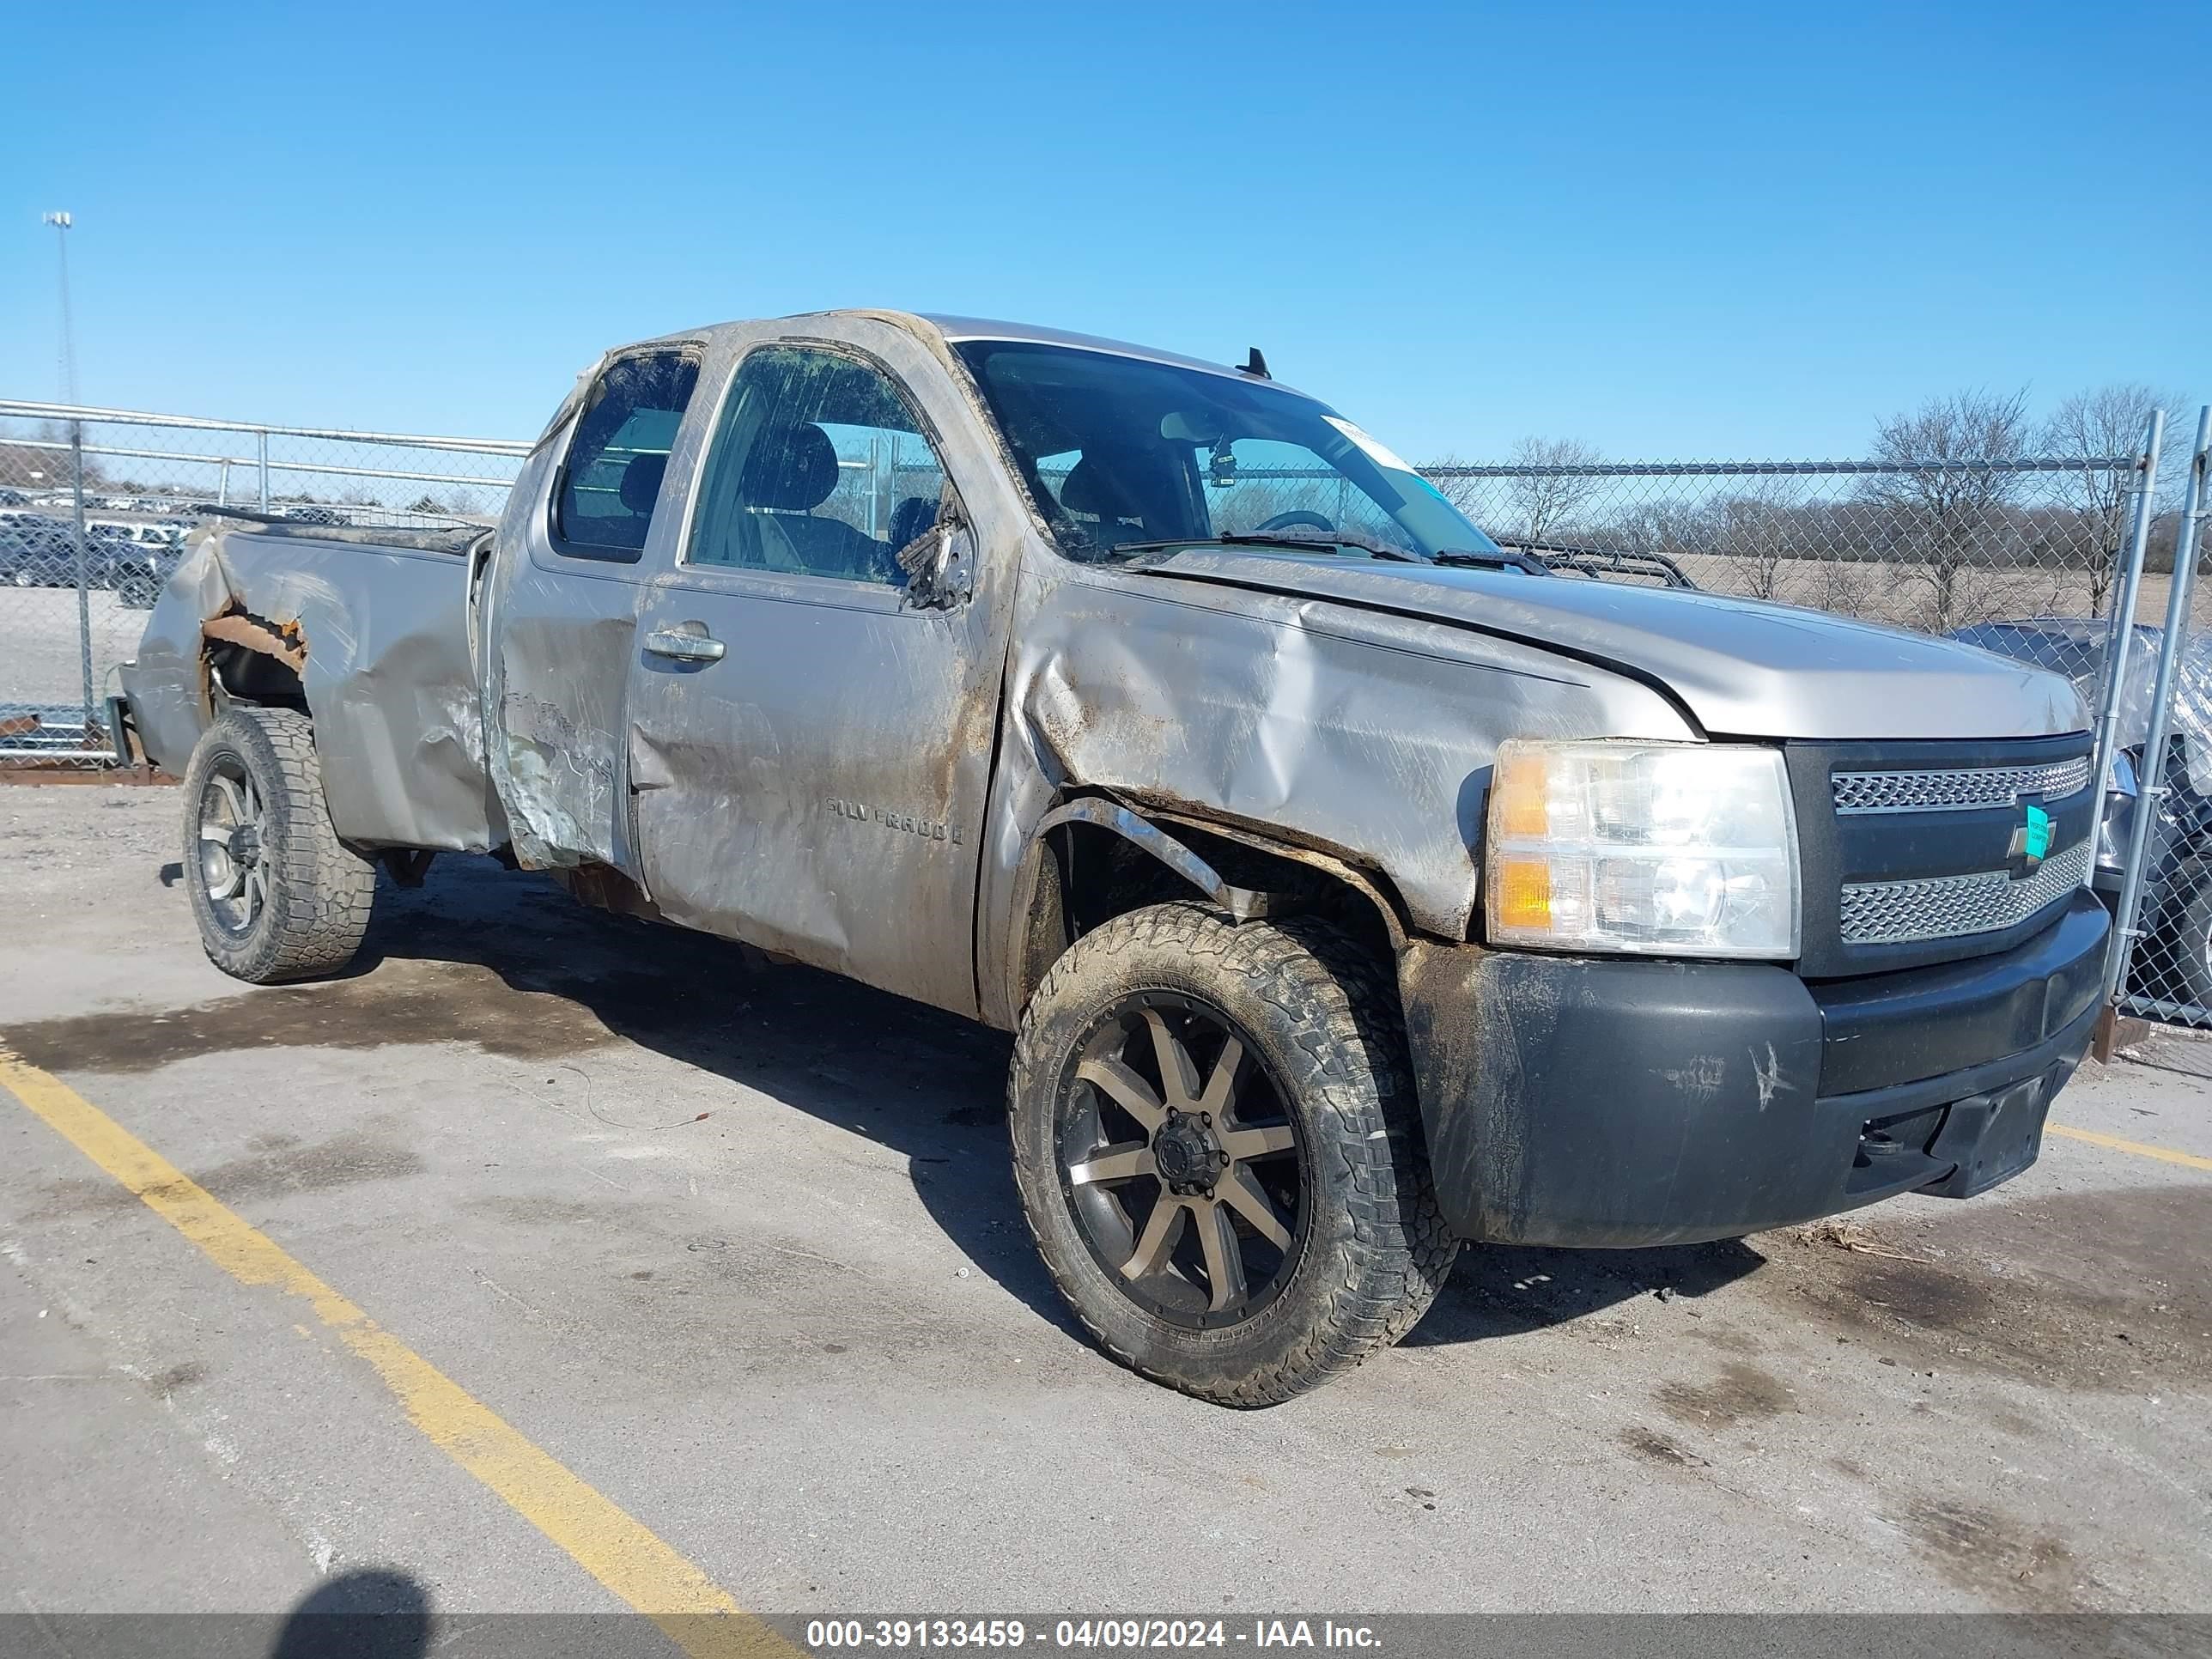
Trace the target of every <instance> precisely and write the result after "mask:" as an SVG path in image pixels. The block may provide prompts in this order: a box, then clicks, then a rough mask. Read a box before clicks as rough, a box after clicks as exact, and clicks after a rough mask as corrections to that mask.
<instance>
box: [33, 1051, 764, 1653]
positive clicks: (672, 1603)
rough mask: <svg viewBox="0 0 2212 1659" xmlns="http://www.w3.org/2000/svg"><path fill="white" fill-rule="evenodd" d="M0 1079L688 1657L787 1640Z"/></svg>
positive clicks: (575, 1481) (226, 1222)
mask: <svg viewBox="0 0 2212 1659" xmlns="http://www.w3.org/2000/svg"><path fill="white" fill-rule="evenodd" d="M0 1086H4V1087H5V1088H6V1090H7V1091H8V1092H9V1093H10V1094H12V1095H14V1096H15V1098H16V1099H17V1100H19V1101H21V1103H23V1104H24V1105H25V1106H27V1107H28V1108H29V1109H30V1110H31V1112H32V1113H33V1115H35V1116H37V1117H39V1118H40V1119H42V1120H44V1121H45V1122H46V1124H47V1125H48V1126H49V1127H52V1129H53V1130H54V1131H55V1132H56V1133H58V1134H60V1135H61V1136H62V1137H63V1139H65V1140H67V1141H69V1142H70V1144H71V1145H72V1146H75V1147H76V1149H77V1151H79V1152H82V1153H83V1154H84V1155H85V1156H86V1157H87V1158H90V1159H91V1160H92V1161H93V1162H94V1164H98V1165H99V1166H100V1169H102V1170H105V1171H106V1173H107V1174H109V1175H110V1176H113V1177H114V1178H115V1179H116V1180H117V1181H118V1182H121V1183H122V1184H123V1185H124V1186H125V1187H126V1188H129V1189H130V1190H131V1192H133V1193H135V1194H137V1196H138V1197H139V1198H140V1199H141V1200H143V1202H144V1203H145V1205H146V1206H147V1208H149V1209H150V1210H152V1211H153V1212H155V1214H156V1215H158V1216H160V1217H161V1218H162V1219H163V1220H164V1221H166V1222H167V1223H168V1224H169V1225H171V1226H172V1227H174V1228H175V1229H176V1230H177V1231H179V1232H180V1233H182V1234H183V1235H184V1236H185V1237H186V1238H188V1239H190V1240H191V1242H192V1243H195V1244H197V1246H199V1248H200V1249H201V1250H202V1251H204V1253H205V1254H206V1255H207V1256H208V1258H209V1259H210V1261H214V1262H215V1264H216V1266H217V1267H221V1268H222V1270H223V1271H224V1272H225V1273H228V1274H229V1275H230V1276H231V1277H232V1278H233V1279H237V1280H238V1281H239V1283H240V1284H241V1285H275V1286H276V1287H277V1288H278V1289H279V1290H281V1291H283V1292H285V1293H286V1294H287V1295H289V1296H296V1297H300V1298H301V1299H302V1300H303V1301H305V1302H306V1303H307V1305H308V1306H309V1307H311V1308H313V1310H314V1313H315V1317H316V1318H317V1319H319V1320H320V1321H321V1322H323V1324H325V1326H327V1327H329V1328H331V1330H333V1331H335V1332H337V1334H338V1337H339V1339H340V1340H343V1342H344V1343H345V1345H346V1346H348V1347H349V1348H351V1349H352V1350H353V1351H354V1352H356V1353H357V1354H359V1355H360V1356H361V1357H362V1358H363V1359H366V1360H367V1361H368V1363H369V1364H371V1365H372V1366H374V1368H375V1370H376V1373H377V1375H378V1376H380V1377H382V1378H383V1379H384V1383H385V1386H386V1388H388V1389H391V1390H392V1395H393V1396H394V1397H395V1398H396V1399H397V1400H398V1402H399V1404H400V1406H401V1407H403V1408H404V1410H405V1411H406V1413H407V1415H408V1418H409V1419H410V1421H412V1422H413V1423H414V1425H415V1426H416V1428H418V1429H420V1430H421V1431H422V1432H423V1433H424V1434H425V1435H427V1436H428V1437H429V1438H430V1440H431V1442H432V1443H433V1444H435V1446H436V1447H437V1448H438V1449H439V1450H441V1451H442V1452H444V1453H445V1454H446V1455H447V1456H448V1457H450V1458H452V1459H453V1462H456V1463H458V1464H459V1465H460V1466H461V1467H462V1468H465V1469H466V1470H467V1471H468V1472H469V1473H470V1474H472V1475H474V1476H475V1477H476V1478H477V1480H481V1481H482V1482H483V1484H484V1485H485V1486H489V1487H490V1488H491V1490H492V1491H493V1492H496V1493H498V1494H499V1496H500V1497H501V1498H504V1499H505V1500H506V1501H507V1503H508V1504H510V1505H512V1506H513V1509H514V1510H515V1512H516V1513H517V1514H518V1515H520V1516H522V1517H523V1519H525V1520H526V1521H528V1522H530V1523H531V1524H532V1526H534V1527H536V1528H538V1531H540V1532H542V1533H544V1534H545V1536H546V1537H548V1538H550V1539H551V1540H552V1541H553V1542H554V1543H556V1544H557V1545H559V1546H560V1547H562V1549H563V1550H566V1551H567V1552H568V1554H569V1556H570V1557H571V1558H572V1559H574V1561H575V1563H576V1565H579V1566H580V1567H581V1568H583V1569H584V1571H586V1572H588V1573H590V1574H591V1575H592V1577H594V1578H596V1579H598V1580H599V1583H602V1584H604V1585H605V1586H606V1587H607V1589H610V1590H611V1591H612V1592H613V1593H614V1594H615V1595H617V1596H618V1597H619V1598H620V1599H621V1600H623V1601H626V1602H628V1603H629V1605H630V1606H631V1607H635V1608H636V1609H637V1611H638V1612H640V1613H644V1614H646V1615H647V1617H649V1618H650V1619H652V1620H653V1622H654V1623H655V1624H657V1625H658V1626H660V1628H661V1629H662V1631H664V1632H666V1634H667V1636H668V1638H669V1639H670V1640H671V1641H672V1642H674V1643H675V1644H676V1645H677V1646H678V1647H679V1648H681V1649H682V1650H684V1652H685V1653H687V1654H690V1655H692V1656H693V1659H768V1656H789V1655H792V1654H793V1653H795V1652H796V1651H797V1650H796V1649H794V1648H793V1646H792V1645H791V1644H789V1643H787V1642H786V1641H785V1640H784V1639H783V1638H782V1637H781V1636H780V1635H778V1634H777V1633H776V1632H775V1631H773V1630H771V1629H769V1627H768V1626H766V1625H764V1624H763V1623H762V1622H761V1621H760V1620H757V1619H756V1618H754V1617H753V1616H752V1615H750V1613H746V1612H745V1610H744V1608H742V1607H739V1606H738V1603H737V1602H736V1601H735V1600H734V1599H733V1598H732V1596H731V1595H730V1594H729V1592H728V1591H727V1590H725V1589H722V1587H721V1586H720V1585H719V1584H717V1583H714V1580H713V1579H711V1578H709V1577H707V1575H706V1574H705V1573H704V1572H702V1571H700V1570H699V1569H698V1568H697V1567H696V1566H694V1565H692V1564H691V1563H690V1561H688V1560H686V1559H684V1557H683V1556H681V1555H679V1554H678V1553H676V1551H675V1550H673V1549H671V1547H669V1546H668V1545H667V1544H665V1543H664V1542H662V1541H661V1540H660V1539H659V1538H658V1537H656V1536H655V1535H654V1534H653V1533H652V1532H650V1531H649V1530H647V1528H646V1527H645V1526H644V1525H643V1524H642V1523H641V1522H638V1521H637V1520H636V1519H635V1517H634V1516H630V1515H629V1513H628V1512H627V1511H625V1510H623V1509H622V1508H621V1506H620V1505H618V1504H615V1503H614V1502H612V1501H611V1499H609V1498H605V1497H604V1496H602V1495H601V1494H600V1493H599V1492H597V1491H596V1490H594V1489H593V1488H592V1486H588V1485H586V1483H585V1482H584V1481H583V1480H580V1479H579V1478H578V1477H577V1476H576V1475H574V1474H571V1473H570V1472H569V1471H568V1469H567V1468H563V1467H562V1464H561V1463H560V1462H557V1461H556V1459H554V1458H553V1457H551V1456H550V1455H548V1454H547V1453H545V1452H544V1451H543V1450H541V1449H539V1448H538V1446H537V1445H536V1443H533V1442H532V1441H531V1440H529V1439H528V1438H527V1437H525V1436H524V1435H523V1434H521V1433H520V1431H517V1430H516V1429H514V1428H513V1427H511V1426H510V1425H508V1424H507V1422H506V1421H505V1419H502V1418H501V1417H500V1416H499V1414H498V1413H495V1412H494V1411H493V1410H492V1409H491V1408H490V1407H489V1406H486V1405H485V1404H484V1403H483V1401H480V1400H478V1399H477V1398H476V1397H475V1396H474V1395H471V1394H470V1393H469V1392H468V1390H466V1389H464V1388H462V1387H461V1386H460V1384H459V1383H456V1382H454V1381H453V1379H452V1378H451V1377H449V1376H447V1375H446V1374H445V1373H444V1372H443V1371H441V1370H439V1369H438V1368H437V1367H436V1366H435V1365H433V1364H431V1363H430V1362H429V1361H428V1360H427V1359H425V1358H422V1356H421V1355H420V1354H418V1353H416V1352H414V1350H413V1349H411V1348H410V1347H408V1346H407V1345H406V1344H404V1342H402V1341H400V1340H399V1339H398V1338H397V1337H395V1336H393V1335H392V1334H391V1333H389V1332H388V1331H385V1330H383V1329H381V1328H379V1327H378V1326H377V1325H376V1324H375V1323H374V1322H373V1321H371V1320H370V1318H369V1317H368V1315H367V1314H366V1313H364V1312H362V1310H361V1309H360V1308H359V1307H358V1306H356V1304H354V1303H352V1302H350V1301H349V1300H348V1299H347V1298H346V1297H343V1296H341V1295H340V1294H339V1293H338V1292H337V1291H335V1290H333V1289H331V1286H330V1285H326V1284H325V1283H324V1282H323V1281H322V1280H321V1279H319V1278H317V1277H316V1276H315V1275H314V1274H313V1273H311V1272H309V1271H308V1270H307V1267H304V1266H303V1265H301V1262H299V1261H297V1260H295V1258H294V1257H292V1256H291V1255H288V1254H287V1253H286V1252H285V1251H284V1249H283V1248H282V1247H281V1246H280V1245H278V1244H277V1243H276V1241H275V1240H274V1239H271V1238H270V1237H268V1235H266V1234H265V1233H264V1232H262V1231H260V1230H259V1229H258V1228H256V1227H254V1226H253V1225H252V1224H251V1223H249V1222H247V1221H246V1220H245V1219H244V1218H242V1217H240V1216H239V1215H238V1214H237V1213H235V1212H234V1211H232V1210H230V1209H228V1207H226V1206H224V1205H222V1203H220V1202H218V1201H217V1200H216V1198H215V1197H214V1196H213V1195H212V1194H210V1193H209V1192H208V1191H207V1190H206V1189H205V1188H202V1187H201V1186H199V1185H198V1184H197V1182H194V1181H193V1180H192V1179H191V1177H190V1176H187V1175H185V1172H184V1171H183V1170H179V1169H178V1168H177V1166H176V1165H175V1164H172V1163H170V1162H169V1161H168V1160H167V1158H163V1157H162V1156H161V1154H160V1153H159V1152H155V1150H154V1149H153V1148H152V1147H150V1146H147V1145H146V1143H145V1142H143V1140H140V1139H138V1138H137V1136H136V1135H134V1134H132V1133H131V1132H130V1131H129V1130H128V1129H125V1127H123V1126H122V1125H121V1124H119V1123H118V1122H116V1121H114V1120H113V1119H112V1118H111V1117H109V1116H108V1115H106V1113H105V1112H102V1111H101V1110H100V1109H99V1108H98V1107H96V1106H94V1104H93V1103H91V1102H90V1101H88V1100H86V1099H85V1098H84V1097H82V1095H79V1094H78V1093H77V1092H76V1091H75V1090H73V1089H71V1088H70V1087H69V1085H66V1084H64V1083H63V1082H62V1081H60V1080H59V1079H57V1078H53V1077H51V1076H49V1075H48V1074H47V1073H44V1072H42V1071H40V1070H39V1069H38V1068H37V1067H36V1066H27V1065H26V1064H24V1063H23V1062H22V1061H21V1060H19V1059H17V1058H16V1057H15V1055H14V1054H10V1053H9V1052H8V1051H7V1050H6V1049H5V1048H0Z"/></svg>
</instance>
